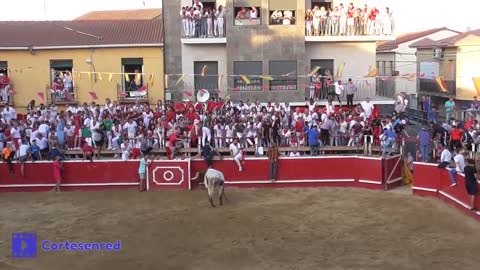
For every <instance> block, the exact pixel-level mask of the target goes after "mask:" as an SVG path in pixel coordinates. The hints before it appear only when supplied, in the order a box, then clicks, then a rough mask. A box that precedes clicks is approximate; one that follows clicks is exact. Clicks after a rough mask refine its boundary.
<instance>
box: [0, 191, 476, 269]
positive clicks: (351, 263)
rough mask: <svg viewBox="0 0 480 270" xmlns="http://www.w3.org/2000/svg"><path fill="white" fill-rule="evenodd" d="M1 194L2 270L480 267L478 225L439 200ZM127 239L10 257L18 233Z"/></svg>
mask: <svg viewBox="0 0 480 270" xmlns="http://www.w3.org/2000/svg"><path fill="white" fill-rule="evenodd" d="M227 196H228V199H229V201H227V202H226V205H225V206H223V207H222V208H220V207H217V208H211V207H210V206H209V205H208V202H207V200H206V192H205V191H203V190H197V191H191V192H186V191H159V192H149V193H139V192H137V191H108V192H107V191H106V192H88V193H87V192H68V193H67V192H65V193H60V194H53V193H9V194H1V195H0V216H1V219H0V232H1V238H0V269H2V270H9V269H16V270H19V269H22V270H23V269H31V270H44V269H45V270H46V269H48V270H56V269H59V270H60V269H61V270H65V269H68V270H77V269H78V270H80V269H81V270H86V269H93V270H96V269H99V270H100V269H102V270H104V269H115V270H124V269H125V270H127V269H128V270H132V269H135V270H137V269H149V270H150V269H161V270H164V269H165V270H175V269H182V270H190V269H192V270H203V269H209V270H223V269H225V270H240V269H242V270H243V269H245V270H247V269H248V270H256V269H274V270H283V269H355V270H360V269H369V270H371V269H382V270H383V269H461V270H469V269H472V270H473V269H475V270H478V269H480V255H479V251H480V224H479V223H477V222H476V221H475V220H473V219H470V218H469V217H466V216H464V215H463V214H461V213H459V212H458V211H457V210H456V209H454V208H452V207H450V206H447V205H446V204H444V203H443V202H440V201H435V200H431V199H425V198H417V197H412V196H409V195H406V194H399V193H392V192H378V191H370V190H358V189H336V188H317V189H261V190H244V189H243V190H238V189H227ZM25 231H26V232H28V231H33V232H37V233H38V238H39V240H44V239H49V240H55V241H62V240H63V241H64V240H70V241H83V242H86V241H116V240H117V239H118V240H121V241H122V250H121V251H120V252H98V251H97V252H92V251H90V252H88V253H85V252H83V253H80V252H77V253H67V252H57V253H46V252H44V251H39V254H38V257H37V258H36V259H12V258H11V255H10V254H11V251H10V246H11V244H10V234H11V233H12V232H25Z"/></svg>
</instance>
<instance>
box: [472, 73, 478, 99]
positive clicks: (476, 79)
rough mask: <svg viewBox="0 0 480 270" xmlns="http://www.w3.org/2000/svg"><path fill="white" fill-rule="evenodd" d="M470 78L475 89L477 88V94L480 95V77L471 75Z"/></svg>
mask: <svg viewBox="0 0 480 270" xmlns="http://www.w3.org/2000/svg"><path fill="white" fill-rule="evenodd" d="M472 80H473V84H474V85H475V90H477V96H480V77H473V78H472Z"/></svg>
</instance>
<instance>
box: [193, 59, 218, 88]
mask: <svg viewBox="0 0 480 270" xmlns="http://www.w3.org/2000/svg"><path fill="white" fill-rule="evenodd" d="M193 73H194V74H195V75H194V88H195V95H196V94H197V91H198V90H209V92H215V91H216V90H218V62H217V61H200V62H194V63H193Z"/></svg>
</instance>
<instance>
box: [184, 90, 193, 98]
mask: <svg viewBox="0 0 480 270" xmlns="http://www.w3.org/2000/svg"><path fill="white" fill-rule="evenodd" d="M182 94H183V95H184V96H187V97H193V94H192V92H190V91H188V90H183V91H182Z"/></svg>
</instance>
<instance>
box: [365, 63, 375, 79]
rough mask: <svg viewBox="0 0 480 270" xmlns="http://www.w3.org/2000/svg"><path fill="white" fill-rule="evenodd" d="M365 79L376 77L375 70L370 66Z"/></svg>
mask: <svg viewBox="0 0 480 270" xmlns="http://www.w3.org/2000/svg"><path fill="white" fill-rule="evenodd" d="M365 77H377V68H376V67H372V66H370V67H369V68H368V74H367V76H365Z"/></svg>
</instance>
